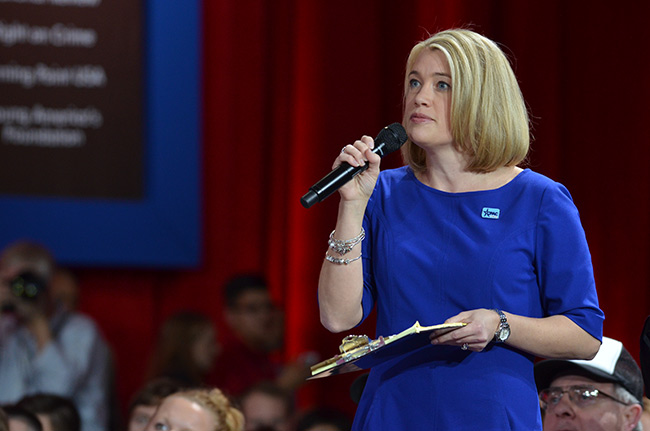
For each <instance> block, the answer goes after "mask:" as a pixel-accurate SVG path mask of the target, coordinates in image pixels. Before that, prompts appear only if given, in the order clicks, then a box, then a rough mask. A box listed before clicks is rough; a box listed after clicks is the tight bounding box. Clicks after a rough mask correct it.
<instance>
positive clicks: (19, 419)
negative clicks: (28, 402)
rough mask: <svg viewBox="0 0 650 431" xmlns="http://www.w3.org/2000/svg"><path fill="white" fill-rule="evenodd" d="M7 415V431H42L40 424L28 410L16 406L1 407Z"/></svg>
mask: <svg viewBox="0 0 650 431" xmlns="http://www.w3.org/2000/svg"><path fill="white" fill-rule="evenodd" d="M2 408H3V410H4V411H5V413H6V414H7V423H8V426H9V431H43V427H42V426H41V422H40V421H39V420H38V418H37V417H36V415H35V414H34V413H32V412H30V411H29V410H26V409H24V408H22V407H18V406H16V405H8V406H4V407H2Z"/></svg>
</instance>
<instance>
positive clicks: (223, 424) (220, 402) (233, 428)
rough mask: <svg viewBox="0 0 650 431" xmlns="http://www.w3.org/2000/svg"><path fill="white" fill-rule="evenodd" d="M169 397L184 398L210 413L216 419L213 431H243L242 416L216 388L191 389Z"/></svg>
mask: <svg viewBox="0 0 650 431" xmlns="http://www.w3.org/2000/svg"><path fill="white" fill-rule="evenodd" d="M170 396H173V397H182V398H185V399H186V400H189V401H192V402H195V403H197V404H198V405H200V406H201V407H202V408H204V409H205V410H207V411H210V412H212V413H213V414H214V416H215V418H216V421H215V422H216V426H215V428H214V430H213V431H243V429H244V415H243V414H242V412H240V411H239V410H237V409H236V408H235V407H233V405H232V403H231V402H230V400H229V399H228V397H226V396H225V395H224V394H223V392H221V391H220V390H219V389H217V388H213V389H191V390H187V391H181V392H177V393H175V394H173V395H170Z"/></svg>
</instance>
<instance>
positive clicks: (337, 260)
mask: <svg viewBox="0 0 650 431" xmlns="http://www.w3.org/2000/svg"><path fill="white" fill-rule="evenodd" d="M359 259H361V254H360V255H359V256H357V257H353V258H352V259H342V258H338V257H334V256H330V255H329V254H327V253H325V260H327V261H328V262H332V263H334V264H336V265H349V264H351V263H352V262H354V261H355V260H359Z"/></svg>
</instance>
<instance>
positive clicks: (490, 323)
mask: <svg viewBox="0 0 650 431" xmlns="http://www.w3.org/2000/svg"><path fill="white" fill-rule="evenodd" d="M403 89H404V96H403V104H402V126H403V130H404V132H405V134H406V138H407V139H406V143H405V144H404V146H403V147H402V148H401V153H402V157H403V158H404V161H405V165H404V166H401V167H399V168H396V169H386V170H383V171H381V172H380V164H381V157H380V156H379V155H378V154H376V153H374V152H373V151H372V150H373V148H375V144H376V143H375V141H374V140H373V139H372V137H370V136H362V137H361V138H360V139H359V140H357V141H355V142H354V143H352V144H349V145H346V146H345V147H344V148H343V149H342V151H341V152H339V154H337V156H336V159H335V160H334V167H335V168H337V167H338V166H340V165H341V164H342V163H347V164H349V165H350V166H353V167H357V166H365V167H366V169H365V170H364V171H363V172H362V173H360V174H358V175H356V176H355V177H354V179H352V180H351V181H349V182H348V183H346V184H344V185H343V186H342V187H341V188H339V189H338V191H339V197H340V200H339V206H338V212H337V219H336V224H335V225H334V230H333V231H332V233H331V234H330V238H329V240H328V241H327V242H326V244H327V248H326V250H325V256H324V260H323V263H322V267H321V272H320V278H319V283H318V306H319V310H320V321H321V322H322V324H323V325H324V327H325V328H326V329H328V330H329V331H331V332H343V331H348V330H350V329H352V328H354V327H356V326H357V325H359V324H360V323H361V322H362V321H364V319H366V318H367V317H368V315H369V314H370V313H371V311H372V310H376V322H377V323H376V334H377V336H383V337H387V336H391V335H394V334H398V333H400V332H402V331H404V330H405V329H407V328H410V327H412V326H413V325H414V324H415V323H416V322H419V323H420V324H421V325H423V326H430V325H436V324H440V323H460V324H464V325H461V327H459V328H457V329H455V330H453V331H448V332H445V331H440V332H433V333H432V335H431V337H430V342H431V344H432V345H425V346H422V347H421V348H418V349H414V350H412V351H407V352H403V354H402V355H398V356H396V357H391V358H389V359H388V360H386V361H385V362H384V363H382V364H378V365H375V366H373V367H372V368H371V370H370V374H369V376H368V380H367V383H366V385H365V388H364V390H363V393H362V395H361V400H360V401H359V405H358V408H357V410H356V415H355V419H354V424H353V427H352V429H353V430H355V431H357V430H373V431H377V430H409V431H414V430H425V429H439V430H475V429H481V430H495V431H496V430H498V431H505V430H527V431H528V430H540V429H541V427H542V424H541V415H540V409H539V401H538V399H537V392H536V391H535V384H534V381H533V365H534V361H535V358H536V357H542V358H572V359H589V358H592V357H593V356H594V355H595V354H596V352H597V351H598V347H599V345H600V339H601V338H602V330H603V319H604V314H603V312H602V310H600V308H599V306H598V296H597V292H596V284H595V279H594V273H593V265H592V262H591V255H590V252H589V247H588V245H587V240H586V236H585V232H584V229H583V227H582V224H581V222H580V217H579V214H578V210H577V208H576V206H575V204H574V202H573V200H572V198H571V195H570V194H569V192H568V190H567V189H566V188H565V187H564V186H563V185H562V184H559V183H557V182H555V181H553V180H551V179H549V178H547V177H545V176H544V175H541V174H539V173H537V172H534V171H532V170H530V169H527V168H525V166H523V165H524V163H525V159H526V156H527V153H528V150H529V144H530V129H529V118H528V112H527V109H526V103H525V101H524V98H523V96H522V93H521V89H520V88H519V83H518V82H517V78H516V76H515V74H514V72H513V70H512V67H511V65H510V62H509V60H508V58H507V56H506V55H505V53H504V52H503V50H502V49H501V48H500V47H499V45H498V44H497V43H495V42H494V41H492V40H490V39H489V38H487V37H485V36H483V35H480V34H478V33H476V32H474V31H471V30H467V29H450V30H444V31H440V32H438V33H436V34H434V35H432V36H431V37H429V38H427V39H426V40H424V41H422V42H419V43H417V44H416V45H415V46H414V47H413V48H412V49H411V52H410V54H409V57H408V59H407V61H406V68H405V73H404V79H403ZM377 144H378V143H377ZM324 242H325V241H324ZM324 248H325V246H324Z"/></svg>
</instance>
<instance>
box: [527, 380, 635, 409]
mask: <svg viewBox="0 0 650 431" xmlns="http://www.w3.org/2000/svg"><path fill="white" fill-rule="evenodd" d="M564 394H569V399H570V400H571V401H572V402H573V403H574V404H575V405H576V406H578V407H580V408H584V407H588V406H591V405H594V404H596V403H597V402H598V400H599V399H601V400H602V399H604V398H609V399H610V400H614V401H616V402H617V403H620V404H623V405H624V406H628V405H629V404H628V403H624V402H623V401H621V400H619V399H616V398H614V397H613V396H611V395H609V394H606V393H605V392H603V391H601V390H600V389H596V388H595V387H593V386H588V385H580V386H569V387H568V388H566V389H562V388H548V389H544V390H543V391H541V392H540V393H539V401H540V404H541V406H542V409H543V410H548V409H549V408H553V407H555V406H556V405H557V404H558V403H559V402H560V400H561V399H562V397H563V396H564Z"/></svg>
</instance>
